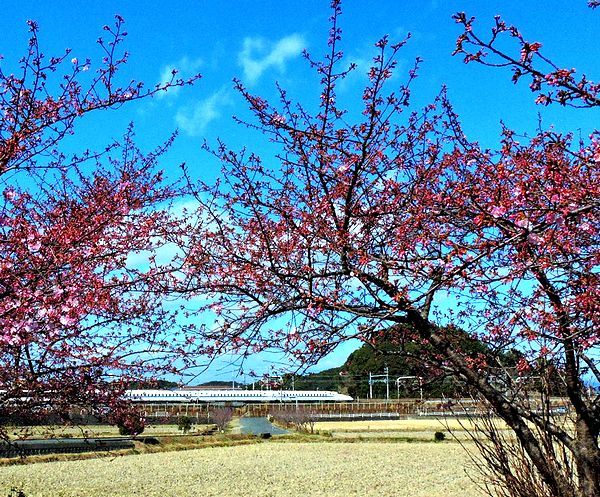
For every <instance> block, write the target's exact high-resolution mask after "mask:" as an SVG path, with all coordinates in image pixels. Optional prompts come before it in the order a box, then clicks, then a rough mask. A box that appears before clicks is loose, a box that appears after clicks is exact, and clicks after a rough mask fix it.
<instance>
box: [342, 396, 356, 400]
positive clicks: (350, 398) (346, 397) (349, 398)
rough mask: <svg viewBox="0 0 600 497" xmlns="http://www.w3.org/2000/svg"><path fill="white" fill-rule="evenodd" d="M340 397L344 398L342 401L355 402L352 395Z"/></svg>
mask: <svg viewBox="0 0 600 497" xmlns="http://www.w3.org/2000/svg"><path fill="white" fill-rule="evenodd" d="M340 397H341V398H342V399H341V400H343V401H351V400H354V399H353V398H352V397H350V395H340Z"/></svg>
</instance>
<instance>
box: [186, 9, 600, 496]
mask: <svg viewBox="0 0 600 497" xmlns="http://www.w3.org/2000/svg"><path fill="white" fill-rule="evenodd" d="M332 7H333V16H332V19H331V30H330V35H329V41H328V46H329V51H328V53H327V54H326V55H325V58H324V60H323V61H319V60H316V59H314V58H313V57H312V56H311V55H310V54H306V59H307V60H308V63H309V64H310V65H311V67H312V68H313V69H314V70H315V72H316V74H317V75H318V77H319V79H320V84H321V94H320V96H319V100H318V109H317V110H316V111H315V112H311V111H309V109H308V108H307V107H306V106H304V105H302V104H300V103H297V102H294V101H293V100H292V99H291V98H290V97H289V95H288V93H286V91H285V90H283V89H281V88H280V89H279V96H280V98H279V101H278V103H276V104H272V103H269V102H267V101H266V100H265V99H263V98H261V97H259V96H255V95H253V94H252V93H250V92H249V91H248V90H247V89H246V88H245V87H244V86H243V84H242V83H241V82H237V83H236V86H237V89H238V90H239V92H240V93H241V95H242V96H243V97H244V98H245V100H246V102H247V103H248V105H249V107H250V110H251V112H252V113H253V115H254V120H253V121H252V122H250V123H248V125H249V126H250V127H254V128H256V129H258V130H260V131H261V132H262V133H263V134H264V135H265V136H266V137H267V138H268V139H269V140H270V142H272V144H274V145H276V146H278V150H279V152H278V153H277V155H276V156H275V157H269V158H266V159H263V158H261V157H260V156H259V155H257V154H255V153H251V152H248V151H246V150H242V151H233V150H229V149H228V148H227V146H226V145H225V144H224V143H219V146H218V147H217V149H216V150H212V153H214V154H215V155H216V156H218V157H219V158H220V159H221V161H222V164H223V175H222V180H221V182H218V183H216V184H199V185H197V187H196V198H197V200H198V202H199V205H200V207H199V219H201V220H202V222H201V226H199V227H198V228H197V230H196V232H195V234H193V235H192V236H190V237H188V238H186V239H185V240H182V242H181V243H182V246H183V247H184V248H185V250H186V253H187V257H186V260H185V266H186V271H187V274H188V275H189V280H188V281H187V282H186V286H185V288H184V290H185V291H187V292H189V294H190V295H201V296H202V297H203V298H205V299H206V300H207V302H206V305H205V306H204V307H203V310H204V311H206V312H212V313H213V315H214V316H215V324H214V326H212V327H211V326H207V327H206V328H205V329H204V330H203V332H204V336H205V340H206V342H205V343H206V351H208V352H213V353H215V352H220V351H224V350H232V351H234V352H237V353H239V354H241V355H247V354H251V353H254V352H257V351H262V350H265V349H268V348H271V347H278V348H281V349H283V350H285V351H287V352H288V353H289V354H290V355H291V356H292V357H295V358H296V359H297V360H298V361H299V362H301V363H304V364H309V363H313V362H315V361H316V360H318V358H319V357H321V356H322V355H323V354H325V353H327V352H329V351H331V350H332V349H333V348H334V347H335V346H336V345H337V344H339V343H340V342H342V341H345V340H348V339H349V338H359V339H361V340H363V341H371V340H372V338H373V337H374V336H378V335H379V334H380V333H382V332H385V334H386V336H390V335H393V334H394V333H395V334H396V336H397V341H398V342H399V343H402V342H410V341H419V342H422V343H423V344H426V345H427V347H426V348H425V349H424V350H431V357H430V358H427V357H424V358H423V359H427V360H430V361H432V362H435V363H437V364H438V365H439V366H440V367H442V368H443V369H444V370H445V371H446V372H451V373H452V374H453V375H455V376H456V377H458V378H460V379H461V380H462V381H464V382H465V383H466V384H467V385H468V386H469V387H470V388H471V389H472V390H474V391H476V392H477V393H478V395H480V396H481V398H483V399H485V401H486V402H487V403H488V405H489V406H490V408H491V409H492V410H493V412H494V413H495V414H496V415H497V416H499V417H500V418H502V419H503V420H504V421H505V422H506V424H507V425H508V426H509V427H510V429H511V430H512V434H513V439H514V440H517V442H518V446H519V447H520V448H521V453H522V454H523V460H525V461H527V463H528V464H530V466H529V467H530V468H531V471H529V472H526V473H527V477H528V478H531V479H533V481H535V482H537V483H539V485H538V487H539V488H540V489H541V490H540V492H542V493H539V495H552V496H565V497H566V496H573V495H576V496H580V497H583V496H591V495H600V479H599V478H600V477H599V473H598V471H597V469H598V467H600V466H599V464H600V451H599V449H598V434H599V430H600V405H599V397H598V396H597V392H596V391H594V390H593V389H589V388H588V386H587V385H586V378H589V374H590V373H591V374H592V375H594V376H596V378H597V379H600V374H599V369H598V365H597V357H598V338H599V336H598V324H599V323H598V319H599V316H600V312H599V311H600V309H599V302H600V299H599V297H600V292H599V286H598V274H599V273H598V265H599V253H600V252H599V250H598V248H599V247H598V242H599V240H598V229H599V221H600V219H599V210H598V207H599V199H600V191H599V186H600V177H599V167H598V163H599V161H600V141H599V140H598V134H597V133H594V134H593V135H592V136H591V138H590V139H589V140H582V141H581V142H574V140H573V137H572V136H571V135H561V134H558V133H555V132H552V131H540V132H539V134H537V136H534V137H533V138H531V139H530V140H528V141H525V142H523V141H521V142H519V141H517V140H516V138H515V134H514V133H513V131H511V130H509V129H505V130H504V131H503V134H502V136H501V140H500V143H499V146H498V150H495V151H493V150H486V149H482V147H480V146H479V144H478V143H477V142H475V141H472V140H470V139H468V138H467V137H466V136H465V135H464V133H463V132H462V130H461V126H460V122H459V119H458V117H457V115H456V114H455V112H454V111H453V108H452V106H451V104H450V102H449V101H448V99H447V98H446V95H445V92H444V91H443V90H442V91H441V93H440V94H439V95H438V97H437V98H436V99H435V100H434V101H433V102H432V104H431V105H429V106H427V107H425V108H424V109H422V110H416V109H411V108H410V106H409V100H410V91H411V85H412V83H413V81H414V79H415V78H416V76H417V68H418V65H419V60H417V61H416V62H415V67H414V68H413V69H412V70H410V71H409V72H408V75H407V77H406V79H405V82H404V83H402V84H401V83H399V80H398V79H397V78H396V77H395V78H394V79H393V80H392V76H396V65H397V62H396V61H397V58H396V57H397V54H398V52H399V50H400V49H401V47H402V45H403V44H404V43H405V41H406V40H405V41H402V42H400V43H398V44H392V43H390V42H389V40H388V38H387V37H384V38H382V39H381V40H380V41H378V42H377V43H376V45H375V50H376V54H375V56H374V58H373V61H372V67H371V68H370V70H369V72H368V80H369V83H368V85H367V86H366V87H365V89H364V90H363V92H362V95H361V98H362V114H361V115H360V116H359V117H358V118H356V117H354V116H353V115H352V114H351V113H350V112H348V111H346V110H344V109H343V108H341V107H340V106H339V104H338V95H337V92H336V89H337V86H338V85H339V83H340V82H341V81H342V80H343V79H344V78H345V76H346V75H347V74H348V72H349V71H350V70H352V69H353V67H352V66H344V58H343V54H342V52H341V51H340V49H339V43H340V38H341V31H340V28H339V26H338V21H339V15H340V12H341V9H340V4H339V2H338V1H334V2H333V3H332ZM457 20H458V21H459V22H460V23H462V24H463V27H464V28H465V32H464V34H463V35H461V37H460V38H459V41H458V49H457V51H458V52H464V53H465V55H466V60H467V61H470V60H473V61H479V62H484V63H485V61H490V63H491V64H492V62H491V59H489V58H486V57H487V55H486V54H488V53H490V54H493V56H495V57H499V58H500V63H499V65H507V66H511V67H513V68H514V70H515V73H514V74H515V75H516V77H518V78H520V77H524V76H530V77H531V78H532V80H533V83H532V85H533V87H532V89H533V90H534V91H536V92H538V95H539V97H538V102H539V103H542V104H548V103H551V102H558V103H560V104H564V105H566V104H573V105H577V104H581V105H583V106H587V107H590V106H594V105H596V103H597V90H598V86H597V85H596V84H594V83H593V82H591V81H588V80H587V79H585V78H577V77H576V76H575V74H574V73H572V72H567V73H564V72H563V70H561V69H559V68H557V67H556V66H554V65H553V64H552V63H551V62H550V60H549V59H546V58H545V57H542V56H541V53H540V46H539V44H536V43H527V42H525V39H524V38H522V37H521V35H520V34H519V33H518V31H516V30H514V29H513V28H508V27H506V26H504V25H503V24H502V22H501V21H500V20H498V21H497V23H496V27H495V28H494V31H493V38H492V41H491V42H490V43H487V42H483V41H481V39H480V38H477V37H476V36H475V35H474V34H473V29H472V20H468V18H467V17H466V16H464V15H462V14H459V15H458V16H457ZM505 32H506V33H508V34H509V35H512V36H514V37H515V38H516V40H517V41H518V42H519V43H520V44H521V47H520V52H521V53H520V55H517V56H515V57H512V56H511V55H508V54H504V53H503V52H501V51H500V50H497V49H495V48H494V40H495V38H496V37H497V36H500V35H501V34H503V33H505ZM471 47H475V51H473V52H471V51H469V49H470V48H471ZM480 49H481V50H480ZM490 56H491V55H490ZM538 62H540V63H542V64H545V65H547V66H549V68H550V69H549V70H545V69H541V68H538V67H537V65H536V64H537V63H538ZM493 64H495V63H493ZM544 71H545V72H544ZM390 86H395V89H393V90H390V89H389V88H390ZM457 327H460V328H461V329H462V330H465V331H466V332H467V333H468V334H469V335H470V337H471V338H472V339H473V340H477V341H483V342H485V343H486V347H483V348H481V349H480V351H479V352H473V353H469V352H467V351H465V350H464V349H463V348H462V347H461V341H462V340H464V332H463V331H461V332H460V333H459V332H456V331H453V330H457ZM514 348H517V349H519V350H520V353H521V354H522V356H520V359H519V361H518V364H517V367H516V368H514V369H511V368H508V367H506V365H505V364H503V361H502V357H503V354H504V353H505V352H507V351H509V350H511V349H514ZM471 350H472V349H471ZM533 372H535V376H536V378H532V375H533ZM586 375H588V376H586ZM550 376H551V377H552V380H553V381H552V384H553V385H556V382H557V381H558V382H560V383H561V385H562V387H563V388H564V391H565V393H566V396H565V399H564V402H565V406H566V408H567V409H568V412H569V413H570V418H569V419H571V420H572V422H573V423H574V425H573V426H574V428H573V429H571V425H569V424H568V423H567V424H565V423H563V422H562V418H558V417H556V416H554V415H553V408H552V404H551V402H550V394H549V389H548V385H549V384H550V382H549V381H547V380H548V378H549V377H550ZM492 483H499V484H500V485H501V487H500V489H501V491H503V492H504V494H505V495H511V496H516V495H521V496H524V495H531V494H527V493H526V492H527V491H528V490H527V489H526V490H523V488H526V487H522V486H515V485H513V486H511V481H510V480H507V479H506V478H504V479H503V478H502V477H499V479H498V480H496V481H495V482H492ZM513 483H514V482H513ZM527 488H529V487H527Z"/></svg>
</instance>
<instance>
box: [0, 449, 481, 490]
mask: <svg viewBox="0 0 600 497" xmlns="http://www.w3.org/2000/svg"><path fill="white" fill-rule="evenodd" d="M468 466H469V459H468V456H467V454H466V453H465V450H464V449H463V448H461V447H460V445H459V444H457V443H437V444H436V443H421V442H414V443H388V442H381V441H378V442H366V441H365V442H359V443H328V442H311V443H298V442H291V441H281V442H276V441H274V442H266V443H260V444H253V445H241V446H234V447H213V448H207V449H201V450H188V451H184V452H164V453H156V454H143V455H132V456H127V457H115V458H102V459H92V460H80V461H68V462H52V463H39V464H30V465H23V466H6V467H0V495H7V494H8V493H9V491H10V489H11V488H18V489H22V490H23V491H24V492H25V494H26V495H27V497H42V496H43V497H47V496H60V497H84V496H85V497H109V496H110V497H126V496H127V497H129V496H133V495H140V496H145V497H197V496H199V495H202V496H215V497H216V496H219V497H221V496H226V497H235V496H249V497H254V496H256V497H259V496H260V497H263V496H271V497H278V496H282V497H283V496H286V497H287V496H291V497H296V496H298V497H304V496H316V497H319V496H321V497H323V496H327V497H348V496H357V497H358V496H360V497H388V496H389V497H392V496H394V497H409V496H410V497H455V496H456V497H459V496H460V497H476V496H478V495H479V493H478V491H477V488H476V486H475V484H474V483H472V482H471V481H470V479H469V478H468V477H467V475H466V473H465V470H466V469H467V468H468Z"/></svg>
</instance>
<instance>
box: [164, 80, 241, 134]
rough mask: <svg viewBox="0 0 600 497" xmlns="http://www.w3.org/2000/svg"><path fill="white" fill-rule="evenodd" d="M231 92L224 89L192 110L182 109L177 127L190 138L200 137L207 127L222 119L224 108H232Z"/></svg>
mask: <svg viewBox="0 0 600 497" xmlns="http://www.w3.org/2000/svg"><path fill="white" fill-rule="evenodd" d="M231 103H232V100H231V90H229V89H228V88H226V87H224V88H221V89H220V90H218V91H217V92H215V93H213V94H212V95H211V96H209V97H208V98H205V99H204V100H200V101H199V102H196V104H194V105H193V106H192V107H191V108H189V107H188V108H181V109H179V110H178V111H177V114H176V115H175V121H176V122H177V126H178V127H179V128H180V129H181V130H182V131H183V132H184V133H187V134H188V135H190V136H199V135H201V134H202V133H204V131H206V128H207V126H208V125H209V124H210V123H212V122H213V121H215V120H216V119H218V118H219V117H221V115H222V111H223V108H224V107H228V106H230V105H231Z"/></svg>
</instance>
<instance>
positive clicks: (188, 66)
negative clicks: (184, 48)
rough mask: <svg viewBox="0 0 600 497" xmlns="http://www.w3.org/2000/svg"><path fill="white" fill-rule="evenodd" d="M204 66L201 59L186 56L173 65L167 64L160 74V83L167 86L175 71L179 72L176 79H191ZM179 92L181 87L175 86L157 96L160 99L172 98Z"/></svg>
mask: <svg viewBox="0 0 600 497" xmlns="http://www.w3.org/2000/svg"><path fill="white" fill-rule="evenodd" d="M202 64H203V61H202V59H200V58H197V59H192V58H190V57H188V56H187V55H186V56H184V57H182V58H181V59H179V60H178V61H177V62H175V63H173V64H167V65H166V66H163V68H162V69H161V72H160V79H159V82H160V83H161V84H165V83H167V82H168V81H171V78H172V77H173V71H177V74H176V75H175V79H179V78H181V79H187V78H190V77H192V76H193V75H194V74H196V73H197V72H198V69H200V67H201V66H202ZM179 90H181V87H180V86H174V87H173V88H169V90H167V91H165V92H161V93H159V94H157V97H158V98H164V97H167V96H169V97H172V96H174V95H176V94H177V93H179Z"/></svg>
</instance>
